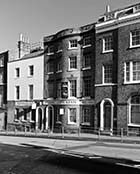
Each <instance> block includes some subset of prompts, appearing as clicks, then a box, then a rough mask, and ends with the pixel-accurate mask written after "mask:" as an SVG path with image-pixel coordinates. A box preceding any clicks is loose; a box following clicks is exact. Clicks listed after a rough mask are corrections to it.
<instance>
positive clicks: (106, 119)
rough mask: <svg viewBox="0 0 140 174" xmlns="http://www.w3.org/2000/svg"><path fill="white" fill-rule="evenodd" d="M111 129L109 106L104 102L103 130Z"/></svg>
mask: <svg viewBox="0 0 140 174" xmlns="http://www.w3.org/2000/svg"><path fill="white" fill-rule="evenodd" d="M110 128H111V104H110V103H109V102H105V104H104V129H105V130H110Z"/></svg>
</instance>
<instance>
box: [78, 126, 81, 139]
mask: <svg viewBox="0 0 140 174" xmlns="http://www.w3.org/2000/svg"><path fill="white" fill-rule="evenodd" d="M80 133H81V128H80V126H79V128H78V137H79V138H80Z"/></svg>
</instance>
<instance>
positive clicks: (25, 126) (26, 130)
mask: <svg viewBox="0 0 140 174" xmlns="http://www.w3.org/2000/svg"><path fill="white" fill-rule="evenodd" d="M26 131H27V130H26V126H25V129H24V135H25V136H26Z"/></svg>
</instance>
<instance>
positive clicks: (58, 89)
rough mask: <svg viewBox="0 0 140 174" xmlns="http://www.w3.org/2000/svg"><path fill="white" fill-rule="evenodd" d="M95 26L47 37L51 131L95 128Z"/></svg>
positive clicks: (47, 93)
mask: <svg viewBox="0 0 140 174" xmlns="http://www.w3.org/2000/svg"><path fill="white" fill-rule="evenodd" d="M94 40H95V30H94V24H90V25H87V26H83V27H79V28H77V29H75V28H70V29H66V30H63V31H60V32H58V33H56V34H55V35H52V36H47V37H44V49H45V50H46V52H45V58H44V59H45V68H44V69H45V72H44V75H45V78H44V79H45V84H44V85H45V86H44V95H45V96H44V98H45V100H44V104H45V105H48V106H49V107H48V109H49V111H48V112H49V114H48V115H49V117H48V119H49V120H50V121H49V125H48V126H49V128H50V129H53V128H56V127H62V126H64V127H65V129H66V130H73V129H77V128H79V126H80V125H81V126H82V127H84V126H90V127H91V126H93V118H94V117H93V115H94V100H93V99H94V76H93V74H94V61H95V60H94V58H95V55H94V54H95V53H94V46H95V45H94Z"/></svg>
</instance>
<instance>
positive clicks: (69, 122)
mask: <svg viewBox="0 0 140 174" xmlns="http://www.w3.org/2000/svg"><path fill="white" fill-rule="evenodd" d="M71 109H75V111H76V122H73V121H70V110H71ZM68 124H73V125H77V109H76V108H68Z"/></svg>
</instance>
